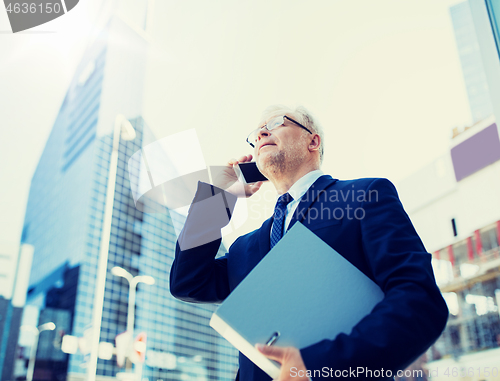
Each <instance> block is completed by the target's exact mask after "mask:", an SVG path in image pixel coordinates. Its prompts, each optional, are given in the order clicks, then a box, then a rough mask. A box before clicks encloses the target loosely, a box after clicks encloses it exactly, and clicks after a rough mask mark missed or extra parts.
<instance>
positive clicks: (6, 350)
mask: <svg viewBox="0 0 500 381" xmlns="http://www.w3.org/2000/svg"><path fill="white" fill-rule="evenodd" d="M32 257H33V247H32V246H30V245H27V244H24V245H21V246H19V244H8V243H0V379H1V380H10V379H12V375H13V373H14V365H15V363H16V345H17V340H18V334H19V329H20V325H21V316H22V312H23V307H24V304H25V301H26V291H27V289H28V277H29V271H30V268H31V259H32Z"/></svg>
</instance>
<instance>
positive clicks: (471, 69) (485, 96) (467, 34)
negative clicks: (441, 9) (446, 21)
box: [450, 1, 493, 122]
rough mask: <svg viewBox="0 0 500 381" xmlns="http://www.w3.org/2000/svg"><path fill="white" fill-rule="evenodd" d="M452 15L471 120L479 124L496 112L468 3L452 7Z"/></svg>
mask: <svg viewBox="0 0 500 381" xmlns="http://www.w3.org/2000/svg"><path fill="white" fill-rule="evenodd" d="M450 15H451V21H452V24H453V30H454V32H455V41H456V43H457V50H458V55H459V57H460V64H461V66H462V73H463V76H464V81H465V88H466V91H467V97H468V99H469V106H470V111H471V116H472V120H473V121H474V122H477V121H480V120H482V119H485V118H487V117H489V116H490V115H492V114H493V109H492V106H491V101H490V95H489V91H488V83H487V81H486V74H485V72H484V68H483V62H482V58H481V53H480V51H479V44H478V42H477V38H476V31H475V28H474V22H473V20H472V14H471V10H470V7H469V2H468V1H465V2H463V3H459V4H457V5H454V6H452V7H451V8H450Z"/></svg>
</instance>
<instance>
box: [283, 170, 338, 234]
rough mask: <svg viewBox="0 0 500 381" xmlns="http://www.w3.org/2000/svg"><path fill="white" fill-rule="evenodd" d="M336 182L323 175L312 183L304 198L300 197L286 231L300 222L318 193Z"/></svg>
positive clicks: (330, 177)
mask: <svg viewBox="0 0 500 381" xmlns="http://www.w3.org/2000/svg"><path fill="white" fill-rule="evenodd" d="M337 181H338V179H334V178H332V176H330V175H323V176H321V177H319V178H318V179H317V180H316V181H315V182H314V183H313V185H311V186H310V187H309V189H308V190H307V192H306V193H305V194H304V196H302V199H301V201H300V203H299V205H298V206H297V209H295V213H294V214H293V217H292V220H291V221H290V225H288V229H287V231H288V230H289V229H290V228H291V227H292V226H293V225H294V224H295V222H297V221H299V222H301V221H302V220H303V219H304V218H305V216H306V215H307V212H308V210H309V208H310V207H311V205H312V204H313V203H314V201H315V200H316V199H317V198H318V196H319V195H320V192H321V191H322V190H325V189H326V188H328V187H330V186H331V185H333V184H335V183H336V182H337Z"/></svg>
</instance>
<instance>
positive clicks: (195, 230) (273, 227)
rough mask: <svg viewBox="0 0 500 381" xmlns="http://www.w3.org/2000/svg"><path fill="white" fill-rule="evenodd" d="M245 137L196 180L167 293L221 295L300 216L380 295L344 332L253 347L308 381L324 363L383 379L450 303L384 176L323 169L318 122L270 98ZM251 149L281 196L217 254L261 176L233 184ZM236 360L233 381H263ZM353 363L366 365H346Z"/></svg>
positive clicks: (416, 349) (417, 346)
mask: <svg viewBox="0 0 500 381" xmlns="http://www.w3.org/2000/svg"><path fill="white" fill-rule="evenodd" d="M247 141H248V143H249V144H250V145H251V146H252V147H253V148H254V153H253V156H252V155H247V156H243V157H241V158H239V159H238V160H231V161H229V163H228V165H227V167H226V168H225V170H224V171H223V172H222V174H221V175H219V176H218V177H217V178H215V179H214V184H205V183H199V184H198V190H197V193H196V196H195V199H194V200H193V203H192V205H191V208H190V211H189V214H188V218H187V220H186V224H185V226H184V229H183V231H182V232H181V234H180V236H179V239H178V242H177V246H176V253H175V260H174V262H173V264H172V269H171V273H170V290H171V293H172V295H174V296H175V297H177V298H179V299H182V300H184V301H188V302H197V303H220V302H222V301H223V300H224V299H225V298H226V297H227V296H228V295H229V294H230V293H231V291H232V290H233V289H234V288H235V287H236V286H237V285H238V284H239V283H240V282H241V281H242V280H243V278H244V277H245V276H246V275H247V274H248V273H249V272H250V271H251V270H252V269H253V268H254V267H255V265H256V264H257V263H258V262H259V261H260V260H261V259H262V258H263V257H264V256H265V255H266V254H267V253H268V252H269V251H270V249H271V248H272V247H273V246H274V245H275V244H276V243H277V242H278V241H279V239H280V238H281V237H282V236H283V235H284V234H286V232H287V230H289V229H290V227H291V226H292V225H293V224H294V223H295V222H297V221H300V222H301V223H303V224H304V225H305V226H306V227H307V228H309V229H310V230H311V231H312V232H314V233H315V234H316V235H317V236H318V237H319V238H321V239H322V240H323V241H325V242H326V243H327V244H328V245H330V246H331V247H332V248H333V249H335V250H336V251H337V252H339V253H340V254H341V255H343V256H344V257H345V258H346V259H347V260H348V261H349V262H351V263H352V264H353V265H354V266H356V267H357V268H358V269H359V270H361V271H362V272H363V273H364V274H365V275H367V276H368V277H369V278H371V279H372V280H373V281H374V282H375V283H377V284H378V285H379V286H380V288H381V289H382V291H383V292H384V295H385V296H384V299H383V300H382V301H381V302H380V303H379V304H377V305H376V306H375V308H374V309H373V310H372V312H371V313H370V314H369V315H367V316H366V317H365V318H363V319H362V320H361V321H360V322H359V323H358V324H357V325H356V326H355V327H354V328H353V330H352V332H351V333H350V334H349V335H347V334H339V335H338V336H337V337H336V338H335V339H333V340H330V339H326V338H325V340H322V341H319V342H317V343H315V344H313V345H311V346H309V347H306V348H293V347H279V346H270V347H263V346H259V350H260V351H261V352H262V353H263V354H264V355H266V356H267V357H269V358H271V359H273V360H276V361H278V362H279V363H281V365H282V366H281V373H280V377H279V380H307V379H308V377H310V378H312V379H313V380H314V381H316V380H319V379H320V378H321V376H323V375H324V374H326V373H321V372H318V371H321V370H322V369H327V370H329V374H330V375H334V374H341V375H342V376H343V377H342V378H349V377H350V378H356V379H376V378H377V377H375V376H379V377H378V379H381V378H387V375H388V374H389V373H388V372H387V371H389V370H390V371H391V372H392V375H395V374H396V372H397V370H400V369H404V368H406V367H407V366H408V365H410V364H411V363H412V362H413V361H414V360H415V359H416V358H417V357H418V356H419V355H421V354H422V353H423V352H425V350H426V349H427V348H428V347H429V346H430V345H432V343H433V342H434V341H435V340H436V339H437V338H438V337H439V335H440V334H441V332H442V330H443V329H444V327H445V324H446V320H447V318H448V309H447V307H446V304H445V302H444V300H443V298H442V296H441V293H440V291H439V289H438V287H437V286H436V282H435V279H434V275H433V272H432V268H431V255H430V254H429V253H427V252H426V250H425V248H424V245H423V244H422V241H421V240H420V238H419V237H418V235H417V233H416V231H415V229H414V227H413V225H412V223H411V221H410V219H409V218H408V215H407V214H406V212H405V211H404V209H403V206H402V204H401V202H400V200H399V197H398V195H397V192H396V189H395V188H394V186H393V185H392V183H391V182H390V181H388V180H387V179H382V178H364V179H356V180H338V179H334V178H332V177H331V176H329V175H325V174H323V172H322V171H321V169H320V166H321V162H322V158H323V152H324V136H323V130H322V128H321V126H320V125H319V124H318V123H317V122H316V120H315V119H314V118H313V117H312V115H311V114H310V113H309V112H308V111H307V110H306V109H305V108H303V107H298V108H295V109H292V108H288V107H286V106H281V105H278V106H271V107H269V108H268V109H267V110H266V111H265V112H264V114H263V117H262V118H261V122H260V123H259V124H258V125H257V128H256V129H255V130H254V131H252V132H251V133H250V135H249V136H248V138H247ZM253 158H255V161H256V163H257V166H258V168H259V169H260V171H261V172H262V173H263V174H264V175H265V176H266V177H267V178H268V179H269V180H270V181H271V182H272V184H273V185H274V187H275V188H276V191H277V193H278V195H279V198H278V199H277V202H276V207H275V211H274V213H273V216H271V217H270V218H268V219H267V220H266V221H264V223H263V224H262V226H261V227H260V228H259V229H257V230H254V231H253V232H251V233H248V234H245V235H243V236H241V237H239V238H238V239H237V240H236V241H235V242H234V243H233V244H232V245H231V247H230V248H229V250H228V253H227V254H226V255H225V256H223V257H220V258H217V259H215V256H216V254H217V251H218V249H219V247H220V243H221V232H220V231H221V228H222V227H224V226H225V225H226V224H227V223H228V222H229V220H230V218H231V216H232V211H233V208H234V206H235V203H236V200H237V197H251V196H252V195H253V194H254V193H255V192H257V191H258V190H259V188H260V186H261V185H262V183H261V182H259V183H254V184H246V185H241V184H239V187H238V186H237V185H238V182H236V177H235V174H234V170H233V166H234V165H236V164H238V163H244V162H249V161H251V160H252V159H253ZM304 255H305V256H307V255H308V253H304ZM318 282H321V279H318ZM331 292H332V294H334V293H335V292H336V290H331ZM324 302H325V303H328V301H324ZM297 303H300V300H297ZM290 318H293V316H291V317H290ZM239 365H240V368H239V372H238V375H237V378H239V380H241V381H251V380H252V381H253V380H255V381H257V380H262V381H268V380H270V377H269V376H268V375H267V374H266V373H264V372H263V371H262V370H261V369H260V368H258V367H257V366H256V365H254V364H253V363H252V362H251V361H250V360H248V359H247V358H246V357H245V356H243V355H242V354H241V353H240V357H239ZM361 368H362V369H365V370H366V373H365V374H361V375H360V374H359V373H358V374H357V375H356V376H355V375H354V374H353V373H352V370H353V369H361ZM381 370H382V373H381ZM314 371H316V372H314ZM335 371H338V372H336V373H335ZM368 371H372V373H369V372H368ZM376 371H378V372H376Z"/></svg>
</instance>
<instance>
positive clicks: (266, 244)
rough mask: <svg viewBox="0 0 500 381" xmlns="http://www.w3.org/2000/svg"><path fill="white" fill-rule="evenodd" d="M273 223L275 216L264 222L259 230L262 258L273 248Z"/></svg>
mask: <svg viewBox="0 0 500 381" xmlns="http://www.w3.org/2000/svg"><path fill="white" fill-rule="evenodd" d="M272 224H273V217H270V218H268V219H267V220H266V221H264V223H263V224H262V226H261V228H260V232H259V254H260V258H261V259H262V258H264V257H265V255H266V254H267V253H268V252H269V250H271V226H272Z"/></svg>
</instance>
